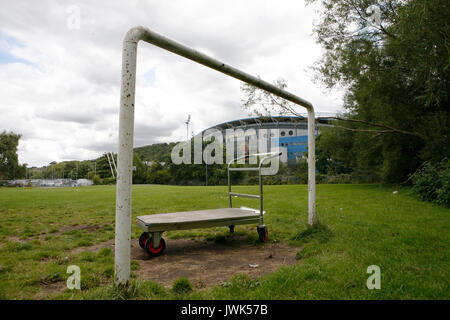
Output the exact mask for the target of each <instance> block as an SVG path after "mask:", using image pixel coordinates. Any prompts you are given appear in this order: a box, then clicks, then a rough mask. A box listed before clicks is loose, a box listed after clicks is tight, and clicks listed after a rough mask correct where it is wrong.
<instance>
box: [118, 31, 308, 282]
mask: <svg viewBox="0 0 450 320" xmlns="http://www.w3.org/2000/svg"><path fill="white" fill-rule="evenodd" d="M235 38H236V37H235ZM141 40H142V41H145V42H148V43H150V44H153V45H155V46H157V47H160V48H162V49H165V50H168V51H170V52H172V53H175V54H178V55H180V56H182V57H185V58H187V59H190V60H192V61H195V62H197V63H200V64H202V65H204V66H206V67H209V68H211V69H214V70H216V71H219V72H221V73H224V74H226V75H228V76H231V77H233V78H236V79H239V80H241V81H243V82H246V83H248V84H250V85H252V86H255V87H257V88H259V89H262V90H265V91H267V92H270V93H272V94H274V95H276V96H278V97H280V98H283V99H286V100H288V101H290V102H293V103H295V104H298V105H300V106H302V107H304V108H306V109H307V111H308V223H309V224H310V225H312V224H314V223H315V222H316V213H315V212H316V209H315V207H316V200H315V198H316V192H315V190H316V175H315V173H316V166H315V135H314V133H315V130H314V125H315V123H314V121H315V117H314V108H313V106H312V104H311V103H310V102H308V101H306V100H304V99H302V98H300V97H298V96H296V95H294V94H292V93H290V92H288V91H285V90H283V89H280V88H277V87H276V86H274V85H273V84H270V83H269V82H266V81H263V80H261V79H260V78H257V77H254V76H252V75H250V74H247V73H245V72H243V71H241V70H239V69H236V68H234V67H232V66H229V65H227V64H225V63H223V62H221V61H219V60H217V59H214V58H211V57H209V56H207V55H205V54H203V53H200V52H198V51H196V50H194V49H192V48H189V47H187V46H185V45H183V44H181V43H179V42H177V41H174V40H171V39H169V38H167V37H165V36H163V35H160V34H158V33H156V32H154V31H151V30H149V29H147V28H144V27H141V26H139V27H134V28H132V29H130V30H129V31H128V32H127V34H126V35H125V38H124V40H123V49H122V79H121V81H122V84H121V89H120V114H119V153H118V160H117V161H118V163H117V165H118V168H117V169H118V171H117V188H116V236H115V276H114V280H115V283H116V284H126V283H128V281H129V279H130V254H131V194H132V169H133V136H134V107H135V106H134V104H135V91H136V57H137V46H138V42H139V41H141Z"/></svg>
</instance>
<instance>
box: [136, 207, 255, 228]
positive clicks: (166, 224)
mask: <svg viewBox="0 0 450 320" xmlns="http://www.w3.org/2000/svg"><path fill="white" fill-rule="evenodd" d="M258 222H259V211H258V210H254V209H250V208H245V207H241V208H221V209H212V210H199V211H184V212H173V213H163V214H153V215H148V216H139V217H137V223H138V225H139V227H141V229H142V230H143V231H144V232H157V231H160V232H163V231H171V230H186V229H197V228H209V227H222V226H225V227H226V226H231V225H239V224H252V223H258Z"/></svg>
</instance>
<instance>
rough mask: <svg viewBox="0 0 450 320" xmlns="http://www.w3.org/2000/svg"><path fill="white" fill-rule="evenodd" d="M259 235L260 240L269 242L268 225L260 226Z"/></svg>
mask: <svg viewBox="0 0 450 320" xmlns="http://www.w3.org/2000/svg"><path fill="white" fill-rule="evenodd" d="M257 230H258V236H259V242H267V240H269V231H268V230H267V227H266V226H264V227H258V228H257Z"/></svg>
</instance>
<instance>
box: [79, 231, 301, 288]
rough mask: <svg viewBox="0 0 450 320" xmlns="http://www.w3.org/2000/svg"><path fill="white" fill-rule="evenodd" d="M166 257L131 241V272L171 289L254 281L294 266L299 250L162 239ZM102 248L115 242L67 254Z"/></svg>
mask: <svg viewBox="0 0 450 320" xmlns="http://www.w3.org/2000/svg"><path fill="white" fill-rule="evenodd" d="M165 240H166V250H165V253H164V254H163V255H161V256H159V257H156V258H151V257H149V256H148V255H147V253H145V251H144V250H143V249H141V247H140V246H139V243H138V239H132V242H131V259H132V260H136V261H138V262H139V267H138V268H137V270H135V271H133V272H134V273H135V274H137V275H138V276H139V277H140V278H142V279H144V280H151V281H155V282H157V283H160V284H161V285H163V286H164V287H166V288H170V287H172V284H173V282H174V281H175V280H177V279H179V278H180V277H185V278H188V279H189V280H190V281H191V282H192V283H193V285H194V286H195V287H196V288H205V287H210V286H214V285H218V284H220V283H223V282H226V281H228V280H230V278H232V277H233V276H235V275H237V274H247V275H248V276H249V277H250V278H251V279H255V278H257V277H260V276H262V275H265V274H269V273H272V272H275V271H277V270H278V269H279V268H280V267H282V266H287V265H293V264H295V263H296V262H297V260H296V259H295V256H296V254H297V252H298V251H300V250H301V248H300V247H291V246H288V245H286V244H283V243H265V244H258V245H253V244H249V243H248V242H247V239H246V237H243V236H237V235H230V236H227V237H226V238H225V240H224V241H220V242H215V241H206V240H204V239H195V240H191V239H176V240H173V239H165ZM103 248H110V249H111V250H113V251H114V239H111V240H109V241H106V242H102V243H99V244H96V245H94V246H90V247H79V248H75V249H73V250H71V251H70V253H71V254H78V253H81V252H83V251H86V250H90V251H93V252H98V251H99V250H101V249H103Z"/></svg>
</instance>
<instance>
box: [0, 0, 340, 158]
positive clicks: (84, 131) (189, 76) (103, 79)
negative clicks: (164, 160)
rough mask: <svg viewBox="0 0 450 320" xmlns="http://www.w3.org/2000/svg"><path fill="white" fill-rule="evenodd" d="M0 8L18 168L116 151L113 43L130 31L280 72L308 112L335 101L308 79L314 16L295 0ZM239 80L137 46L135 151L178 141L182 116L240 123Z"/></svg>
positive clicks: (1, 58)
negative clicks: (145, 30) (311, 107)
mask: <svg viewBox="0 0 450 320" xmlns="http://www.w3.org/2000/svg"><path fill="white" fill-rule="evenodd" d="M0 6H1V10H0V96H1V102H0V131H3V130H7V131H10V130H12V131H14V132H16V133H20V134H22V139H21V140H20V144H19V161H20V163H28V165H29V167H31V166H42V165H47V164H48V163H49V162H51V161H53V160H55V161H64V160H83V159H93V158H95V157H98V156H100V155H101V154H102V153H103V152H106V151H114V152H116V151H117V133H118V119H119V118H118V114H119V93H120V71H121V70H120V68H121V46H122V39H123V37H124V35H125V33H126V32H127V31H128V29H130V28H131V27H133V26H136V25H143V26H146V27H148V28H150V29H152V30H154V31H156V32H159V33H161V34H163V35H165V36H167V37H169V38H172V39H175V40H177V41H179V42H181V43H184V44H186V45H188V46H190V47H193V48H195V49H197V50H199V51H201V52H203V53H205V54H209V55H211V56H213V57H215V58H217V59H219V60H221V61H223V62H225V63H227V64H229V65H232V66H234V67H237V68H239V69H241V70H243V71H245V72H248V73H250V74H252V75H255V76H260V77H261V78H262V79H264V80H266V81H269V82H272V81H274V80H276V79H277V78H280V77H281V78H283V79H285V80H286V83H287V84H288V88H287V90H288V91H291V92H292V93H294V94H297V95H298V96H300V97H302V98H304V99H306V100H308V101H310V102H311V103H312V104H313V105H314V106H315V108H316V110H317V111H318V112H335V111H337V110H339V109H340V108H341V105H342V94H341V92H338V91H331V92H330V91H328V90H326V89H325V88H324V87H320V86H318V85H317V84H315V83H314V82H313V75H312V72H311V71H310V69H309V68H310V67H312V66H313V65H314V63H315V62H316V61H317V59H319V57H320V56H321V48H320V47H319V45H317V44H316V43H315V37H314V35H313V34H312V29H313V24H314V23H315V22H316V21H317V20H318V18H319V15H318V12H317V7H314V6H306V5H305V3H304V2H303V1H301V0H292V1H287V0H285V1H275V0H252V1H249V0H246V1H242V0H238V1H234V0H227V1H212V0H189V1H183V0H171V1H163V0H158V1H155V0H154V1H150V0H148V1H139V0H126V1H56V0H53V1H45V0H40V1H31V0H29V1H24V0H16V1H10V0H0ZM78 13H79V17H80V19H78ZM241 84H242V83H241V82H240V81H238V80H235V79H233V78H230V77H227V76H225V75H223V74H221V73H218V72H216V71H214V70H211V69H208V68H206V67H204V66H201V65H198V64H196V63H193V62H191V61H189V60H186V59H184V58H181V57H179V56H176V55H174V54H172V53H169V52H165V51H164V50H162V49H160V48H157V47H154V46H152V45H150V44H147V43H140V46H139V50H138V66H137V87H136V114H135V119H136V123H135V146H143V145H147V144H152V143H158V142H170V141H179V140H182V139H185V137H186V126H185V124H184V121H185V120H186V118H187V116H188V114H191V115H192V123H191V126H190V129H189V131H194V132H195V133H198V132H200V131H202V130H204V129H206V128H208V127H210V126H213V125H215V124H217V123H221V122H225V121H229V120H233V119H237V118H240V117H247V116H248V113H247V112H245V111H243V110H242V107H241V99H243V95H242V94H241V91H240V89H239V88H240V86H241ZM302 111H303V110H302Z"/></svg>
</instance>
